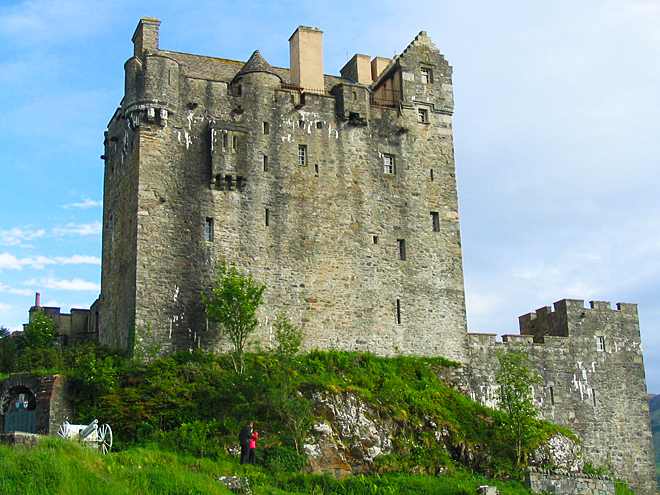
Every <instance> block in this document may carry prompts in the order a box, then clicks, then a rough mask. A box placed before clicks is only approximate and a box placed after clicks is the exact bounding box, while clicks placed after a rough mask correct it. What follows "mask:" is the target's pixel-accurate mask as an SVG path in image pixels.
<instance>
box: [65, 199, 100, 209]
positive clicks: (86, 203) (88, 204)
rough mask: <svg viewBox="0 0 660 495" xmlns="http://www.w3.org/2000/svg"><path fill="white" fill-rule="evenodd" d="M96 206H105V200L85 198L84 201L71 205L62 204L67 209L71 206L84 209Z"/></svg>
mask: <svg viewBox="0 0 660 495" xmlns="http://www.w3.org/2000/svg"><path fill="white" fill-rule="evenodd" d="M96 206H103V200H101V201H94V200H93V199H89V198H83V201H82V203H71V204H70V205H64V206H62V208H64V209H65V210H68V209H69V208H82V209H83V210H86V209H87V208H91V207H96Z"/></svg>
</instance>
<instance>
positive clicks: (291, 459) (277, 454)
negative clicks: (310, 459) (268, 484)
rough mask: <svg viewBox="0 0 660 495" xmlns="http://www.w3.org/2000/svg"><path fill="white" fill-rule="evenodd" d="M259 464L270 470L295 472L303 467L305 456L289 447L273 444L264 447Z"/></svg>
mask: <svg viewBox="0 0 660 495" xmlns="http://www.w3.org/2000/svg"><path fill="white" fill-rule="evenodd" d="M260 464H263V465H264V466H265V467H267V468H268V469H270V470H272V471H276V472H284V473H296V472H298V471H300V470H301V469H302V468H304V467H305V465H306V464H307V458H306V457H305V456H304V455H300V454H298V453H297V452H296V451H295V449H292V448H291V447H286V446H283V445H275V446H273V447H269V448H267V449H264V451H263V454H262V459H261V462H260Z"/></svg>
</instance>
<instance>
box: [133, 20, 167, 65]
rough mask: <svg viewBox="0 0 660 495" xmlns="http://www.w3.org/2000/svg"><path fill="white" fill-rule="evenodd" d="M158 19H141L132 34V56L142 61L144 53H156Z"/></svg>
mask: <svg viewBox="0 0 660 495" xmlns="http://www.w3.org/2000/svg"><path fill="white" fill-rule="evenodd" d="M159 27H160V19H156V18H155V17H143V18H142V19H140V22H139V23H138V26H137V28H136V29H135V33H134V34H133V55H134V56H136V57H139V58H141V59H144V52H146V51H147V50H149V51H150V52H157V51H158V30H159Z"/></svg>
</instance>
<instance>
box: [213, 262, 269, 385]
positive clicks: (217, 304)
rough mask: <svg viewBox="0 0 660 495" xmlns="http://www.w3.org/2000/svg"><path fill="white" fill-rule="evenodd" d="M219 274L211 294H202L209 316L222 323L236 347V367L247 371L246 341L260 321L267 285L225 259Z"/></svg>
mask: <svg viewBox="0 0 660 495" xmlns="http://www.w3.org/2000/svg"><path fill="white" fill-rule="evenodd" d="M217 274H218V279H217V280H216V281H215V288H214V289H213V292H212V294H211V297H208V298H207V297H206V295H204V294H202V297H203V298H204V303H205V304H206V318H207V319H208V320H209V321H212V322H217V323H219V324H220V327H221V329H222V331H223V333H224V334H225V335H226V336H227V337H228V338H229V341H230V342H231V344H232V347H233V351H232V352H231V357H232V362H233V363H234V369H235V370H236V371H237V372H238V373H243V369H244V362H243V357H244V355H245V345H246V344H247V342H248V338H249V337H250V335H252V334H253V333H254V331H255V330H256V328H257V325H258V324H259V320H258V319H257V316H256V314H257V310H258V309H259V306H261V304H262V302H263V299H262V297H263V293H264V290H266V286H265V285H262V284H259V283H257V282H256V281H255V280H254V278H252V275H251V274H247V275H245V274H244V273H243V272H241V271H239V270H238V269H237V268H236V266H235V265H233V264H232V265H231V266H228V265H227V263H226V262H224V261H223V262H221V263H220V265H219V266H218V271H217Z"/></svg>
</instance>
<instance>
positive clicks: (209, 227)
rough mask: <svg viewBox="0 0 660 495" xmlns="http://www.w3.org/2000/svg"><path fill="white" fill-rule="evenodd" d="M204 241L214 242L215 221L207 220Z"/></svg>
mask: <svg viewBox="0 0 660 495" xmlns="http://www.w3.org/2000/svg"><path fill="white" fill-rule="evenodd" d="M204 239H206V240H207V241H208V242H213V219H212V218H207V219H206V227H205V229H204Z"/></svg>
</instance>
